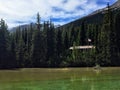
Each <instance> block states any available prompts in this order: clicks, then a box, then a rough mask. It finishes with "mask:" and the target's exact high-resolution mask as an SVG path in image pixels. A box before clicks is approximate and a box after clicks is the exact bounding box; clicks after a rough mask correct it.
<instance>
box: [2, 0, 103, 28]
mask: <svg viewBox="0 0 120 90" xmlns="http://www.w3.org/2000/svg"><path fill="white" fill-rule="evenodd" d="M53 7H56V8H60V9H61V11H57V12H55V11H53ZM78 7H81V9H80V8H78ZM102 7H104V6H99V5H97V3H96V0H91V1H90V2H89V3H88V0H0V18H3V19H5V20H6V22H7V24H8V26H9V27H13V26H16V25H18V24H19V23H16V21H21V22H24V23H30V21H33V22H34V21H35V19H33V18H32V17H35V16H36V13H37V12H39V13H40V15H41V17H42V19H43V20H48V19H49V18H50V16H52V17H56V18H70V17H78V16H79V17H81V16H83V15H86V14H88V13H90V12H92V11H94V10H96V9H98V8H102ZM66 12H72V13H66ZM65 22H66V21H63V22H60V23H62V24H63V23H65ZM56 24H59V22H56Z"/></svg>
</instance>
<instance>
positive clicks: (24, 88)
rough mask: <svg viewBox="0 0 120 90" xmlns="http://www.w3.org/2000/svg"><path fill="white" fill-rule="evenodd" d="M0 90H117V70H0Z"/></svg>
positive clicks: (119, 69) (119, 79)
mask: <svg viewBox="0 0 120 90" xmlns="http://www.w3.org/2000/svg"><path fill="white" fill-rule="evenodd" d="M0 90H120V67H116V68H102V69H101V70H94V69H93V68H63V69H21V70H1V71H0Z"/></svg>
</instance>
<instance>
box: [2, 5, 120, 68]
mask: <svg viewBox="0 0 120 90" xmlns="http://www.w3.org/2000/svg"><path fill="white" fill-rule="evenodd" d="M95 18H96V19H97V21H96V22H94V23H88V22H87V20H86V19H83V20H82V21H81V23H77V26H74V25H72V24H70V25H69V24H68V25H67V27H65V26H60V27H55V26H54V24H53V23H52V22H51V21H48V22H44V23H43V24H41V22H40V15H39V13H38V14H37V22H36V25H33V24H32V23H31V24H30V25H29V27H27V28H21V27H18V28H17V29H16V30H15V31H14V32H10V31H8V29H7V24H6V23H5V21H4V20H3V19H1V21H0V68H1V69H3V68H32V67H34V68H38V67H88V66H95V65H96V64H99V65H101V66H120V35H119V34H120V11H117V12H114V13H113V11H111V10H110V9H109V6H108V10H106V11H105V13H104V15H103V19H102V21H101V19H99V17H95ZM88 39H91V42H88ZM84 45H94V46H95V48H94V49H89V50H78V49H75V48H74V49H73V50H70V49H69V48H70V47H71V46H73V47H75V46H84Z"/></svg>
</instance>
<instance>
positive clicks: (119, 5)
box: [62, 0, 120, 28]
mask: <svg viewBox="0 0 120 90" xmlns="http://www.w3.org/2000/svg"><path fill="white" fill-rule="evenodd" d="M110 9H111V11H113V13H114V14H116V12H117V11H119V10H120V0H118V1H117V2H115V3H114V4H113V5H111V6H110ZM106 10H107V7H106V8H103V9H99V10H96V11H94V12H93V13H91V14H89V15H87V16H85V17H83V18H80V19H77V20H75V21H72V22H70V23H67V24H65V25H63V26H62V27H63V28H64V27H65V28H67V27H69V26H71V25H72V26H73V27H76V26H79V25H80V24H81V23H82V21H85V22H86V23H96V22H97V23H99V24H100V23H102V21H103V16H104V14H105V11H106Z"/></svg>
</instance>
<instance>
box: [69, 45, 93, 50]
mask: <svg viewBox="0 0 120 90" xmlns="http://www.w3.org/2000/svg"><path fill="white" fill-rule="evenodd" d="M73 48H75V49H92V48H95V46H93V45H88V46H75V47H73V46H72V47H70V48H69V49H70V50H73Z"/></svg>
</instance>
